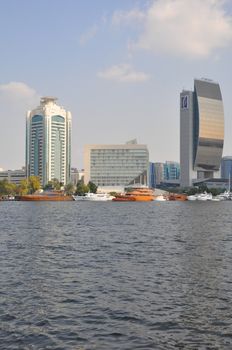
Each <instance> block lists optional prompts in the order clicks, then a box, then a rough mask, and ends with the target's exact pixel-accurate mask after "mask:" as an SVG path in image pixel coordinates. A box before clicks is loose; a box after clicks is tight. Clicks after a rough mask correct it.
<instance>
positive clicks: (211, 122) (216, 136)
mask: <svg viewBox="0 0 232 350" xmlns="http://www.w3.org/2000/svg"><path fill="white" fill-rule="evenodd" d="M194 92H195V111H194V120H195V125H194V146H195V147H194V148H195V149H194V154H195V159H194V168H195V169H196V170H206V171H217V170H219V167H220V162H221V157H222V150H223V142H224V112H223V103H222V97H221V91H220V87H219V85H218V84H216V83H212V82H211V81H210V82H208V81H202V80H195V91H194Z"/></svg>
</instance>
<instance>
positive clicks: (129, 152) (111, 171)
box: [84, 142, 149, 188]
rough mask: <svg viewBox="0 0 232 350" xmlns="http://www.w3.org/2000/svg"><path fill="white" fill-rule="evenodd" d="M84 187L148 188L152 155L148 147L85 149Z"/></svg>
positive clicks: (119, 146) (87, 146) (128, 145)
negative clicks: (133, 186)
mask: <svg viewBox="0 0 232 350" xmlns="http://www.w3.org/2000/svg"><path fill="white" fill-rule="evenodd" d="M84 167H85V177H84V179H85V183H86V184H87V183H88V182H89V181H92V182H93V183H95V184H96V185H97V186H99V187H107V188H121V187H125V186H129V185H133V184H141V185H148V180H149V179H148V176H149V175H148V173H149V153H148V149H147V146H146V145H138V144H136V143H135V142H134V143H127V144H125V145H86V146H85V150H84Z"/></svg>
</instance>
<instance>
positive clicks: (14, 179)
mask: <svg viewBox="0 0 232 350" xmlns="http://www.w3.org/2000/svg"><path fill="white" fill-rule="evenodd" d="M25 179H26V171H25V168H24V167H23V168H22V169H18V170H5V171H0V181H2V180H7V181H8V182H10V183H13V184H15V185H19V184H20V182H21V181H22V180H25Z"/></svg>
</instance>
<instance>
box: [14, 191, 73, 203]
mask: <svg viewBox="0 0 232 350" xmlns="http://www.w3.org/2000/svg"><path fill="white" fill-rule="evenodd" d="M15 199H16V200H18V201H30V202H31V201H54V202H55V201H65V202H67V201H73V198H72V196H69V195H66V194H65V193H63V192H59V191H51V192H47V191H45V192H42V193H34V194H26V195H22V196H17V197H16V198H15Z"/></svg>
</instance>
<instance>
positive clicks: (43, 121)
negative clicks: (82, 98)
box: [26, 97, 71, 186]
mask: <svg viewBox="0 0 232 350" xmlns="http://www.w3.org/2000/svg"><path fill="white" fill-rule="evenodd" d="M56 101H57V99H56V98H53V97H43V98H41V101H40V106H39V107H37V108H36V109H34V110H33V111H29V112H28V113H27V122H26V175H27V177H29V176H32V175H35V176H39V177H40V180H41V184H42V185H43V186H44V185H46V184H47V183H48V181H51V180H53V179H58V180H59V181H60V182H62V183H63V184H64V185H66V184H67V183H68V182H69V181H70V175H71V113H70V112H67V111H66V110H65V109H64V108H63V107H60V106H58V105H57V103H56Z"/></svg>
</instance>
